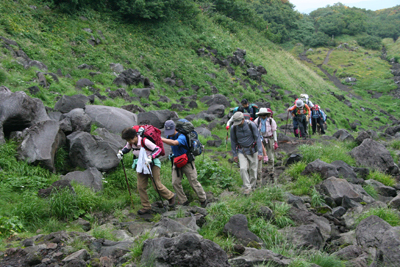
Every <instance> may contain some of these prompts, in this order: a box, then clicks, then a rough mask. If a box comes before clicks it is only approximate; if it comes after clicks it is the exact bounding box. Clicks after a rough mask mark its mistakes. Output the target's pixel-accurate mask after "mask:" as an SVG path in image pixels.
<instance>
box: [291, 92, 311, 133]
mask: <svg viewBox="0 0 400 267" xmlns="http://www.w3.org/2000/svg"><path fill="white" fill-rule="evenodd" d="M289 111H290V112H291V113H292V117H293V130H294V135H295V136H296V137H297V138H299V134H298V130H297V129H298V128H300V136H301V137H302V138H304V139H306V138H307V135H306V129H307V123H308V119H309V117H310V114H311V110H310V108H309V107H308V105H307V104H304V102H303V100H301V99H298V100H297V101H296V105H294V106H293V107H291V108H289Z"/></svg>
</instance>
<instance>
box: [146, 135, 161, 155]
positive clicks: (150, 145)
mask: <svg viewBox="0 0 400 267" xmlns="http://www.w3.org/2000/svg"><path fill="white" fill-rule="evenodd" d="M144 144H145V145H146V147H147V148H148V149H149V150H151V153H150V156H151V157H152V158H153V159H155V158H156V157H157V156H158V155H160V153H161V147H159V146H157V145H156V144H154V143H153V142H151V141H150V140H149V139H147V138H146V139H145V140H144Z"/></svg>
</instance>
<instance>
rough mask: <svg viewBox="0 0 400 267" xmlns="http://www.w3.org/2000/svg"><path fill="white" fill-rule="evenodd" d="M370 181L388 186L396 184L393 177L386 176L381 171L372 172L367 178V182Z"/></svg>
mask: <svg viewBox="0 0 400 267" xmlns="http://www.w3.org/2000/svg"><path fill="white" fill-rule="evenodd" d="M369 179H373V180H375V181H378V182H381V183H382V184H384V185H387V186H394V185H395V184H396V180H395V179H394V178H393V177H392V176H391V175H389V174H384V173H381V172H379V171H371V172H370V173H369V175H368V177H367V180H369Z"/></svg>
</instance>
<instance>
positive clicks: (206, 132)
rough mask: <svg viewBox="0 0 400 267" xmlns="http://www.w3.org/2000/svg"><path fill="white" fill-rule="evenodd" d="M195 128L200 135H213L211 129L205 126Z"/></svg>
mask: <svg viewBox="0 0 400 267" xmlns="http://www.w3.org/2000/svg"><path fill="white" fill-rule="evenodd" d="M194 130H195V131H196V132H197V134H198V135H201V136H203V137H205V138H207V137H210V136H211V131H210V130H208V129H207V128H205V127H196V128H194Z"/></svg>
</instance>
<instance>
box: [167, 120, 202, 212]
mask: <svg viewBox="0 0 400 267" xmlns="http://www.w3.org/2000/svg"><path fill="white" fill-rule="evenodd" d="M164 128H165V135H166V136H167V138H161V140H162V141H163V142H164V143H165V144H167V145H170V146H171V149H172V153H173V155H172V156H170V159H171V160H172V161H173V164H172V185H173V187H174V189H175V192H176V194H177V196H178V201H179V203H180V204H182V205H183V206H188V205H189V200H188V199H187V197H186V195H185V193H184V192H183V188H182V179H183V174H185V175H186V178H187V179H188V182H189V184H190V186H191V187H192V188H193V190H194V191H195V192H196V194H197V196H198V198H199V200H200V204H201V207H202V208H205V207H206V206H207V204H208V202H207V197H206V193H205V192H204V189H203V187H202V186H201V184H200V183H199V181H197V170H196V166H195V164H194V156H193V155H192V154H191V153H188V150H189V149H188V148H189V146H188V141H187V140H186V137H185V135H183V134H181V133H179V132H178V131H177V130H176V125H175V122H174V121H172V120H168V121H166V122H165V124H164ZM182 161H186V163H185V164H184V165H183V166H182V167H179V168H178V167H177V164H180V163H179V162H182ZM178 166H179V165H178Z"/></svg>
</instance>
